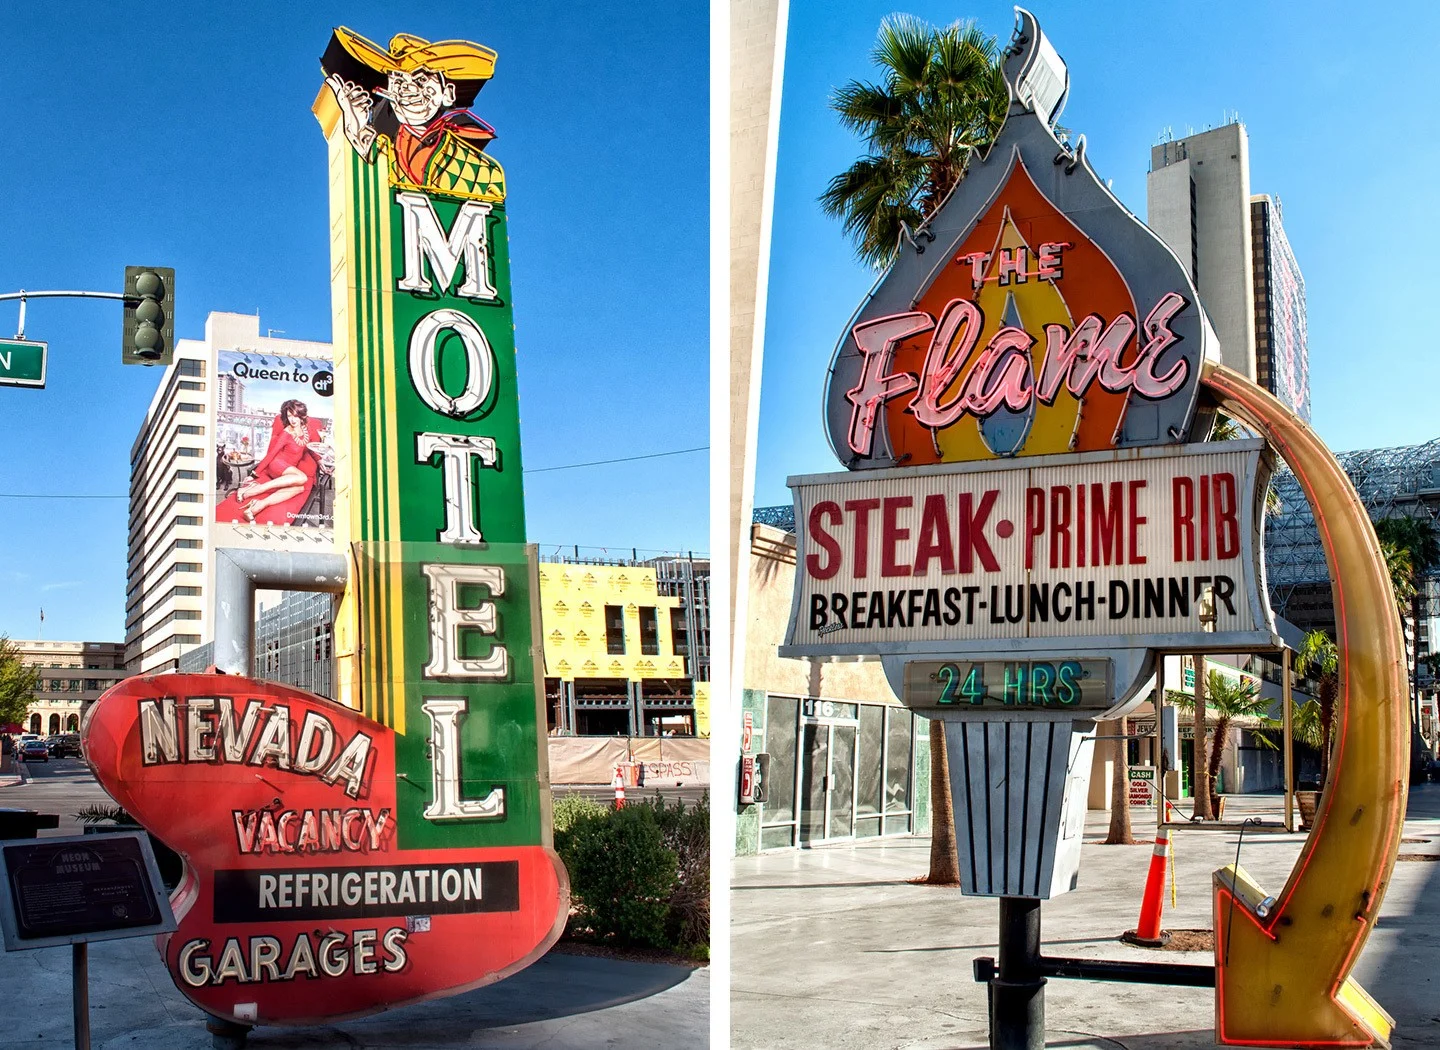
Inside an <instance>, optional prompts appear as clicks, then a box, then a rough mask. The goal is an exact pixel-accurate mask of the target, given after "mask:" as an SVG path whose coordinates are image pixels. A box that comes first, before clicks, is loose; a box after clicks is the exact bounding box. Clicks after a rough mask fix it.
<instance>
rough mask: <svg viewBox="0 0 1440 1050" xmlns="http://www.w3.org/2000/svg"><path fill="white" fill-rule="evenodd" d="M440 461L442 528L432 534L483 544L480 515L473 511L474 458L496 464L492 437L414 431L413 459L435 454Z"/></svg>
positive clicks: (423, 459)
mask: <svg viewBox="0 0 1440 1050" xmlns="http://www.w3.org/2000/svg"><path fill="white" fill-rule="evenodd" d="M437 452H438V453H439V454H440V458H441V460H443V463H442V468H443V470H444V474H443V475H442V476H443V477H444V479H445V528H444V529H442V530H441V531H439V532H438V533H436V534H435V538H436V539H437V540H439V541H440V542H441V543H483V542H484V540H485V537H484V536H482V535H481V534H480V521H479V515H478V514H477V513H476V510H475V475H474V473H473V471H472V467H473V465H474V464H473V461H474V460H477V459H478V460H479V461H480V465H481V466H482V467H492V468H493V467H495V466H496V465H497V464H498V463H499V462H500V458H499V454H498V453H497V452H496V451H495V440H494V438H488V437H474V436H466V435H462V434H416V435H415V462H416V463H429V462H431V461H432V460H433V459H434V458H435V454H436V453H437Z"/></svg>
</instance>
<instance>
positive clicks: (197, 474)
mask: <svg viewBox="0 0 1440 1050" xmlns="http://www.w3.org/2000/svg"><path fill="white" fill-rule="evenodd" d="M175 480H177V481H204V480H205V475H204V473H203V472H202V471H198V470H177V471H176V472H175Z"/></svg>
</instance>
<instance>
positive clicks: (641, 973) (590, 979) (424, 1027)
mask: <svg viewBox="0 0 1440 1050" xmlns="http://www.w3.org/2000/svg"><path fill="white" fill-rule="evenodd" d="M694 972H695V971H693V970H691V969H689V968H687V967H683V966H665V965H659V964H655V963H632V962H619V961H615V960H611V959H597V958H592V957H588V956H579V955H561V954H558V953H557V954H552V955H547V956H545V957H544V958H542V959H541V960H540V961H539V962H537V963H535V964H534V965H533V966H531V967H529V968H528V969H525V970H522V971H521V972H520V973H518V974H516V975H515V976H513V977H509V978H507V979H506V980H504V981H501V982H500V983H498V984H492V985H489V986H487V987H485V988H480V989H477V990H475V991H473V992H466V993H464V994H462V995H457V996H452V997H450V998H447V999H443V1000H438V1001H433V1002H428V1003H416V1004H414V1005H412V1006H406V1007H402V1008H400V1009H398V1010H390V1011H387V1012H385V1013H381V1014H374V1015H372V1016H370V1017H362V1018H358V1019H356V1020H354V1021H345V1022H342V1023H340V1024H337V1025H331V1026H324V1027H312V1028H257V1029H255V1030H254V1031H253V1032H252V1033H251V1034H250V1038H249V1041H248V1045H250V1046H253V1047H270V1048H274V1050H303V1048H306V1047H332V1046H346V1045H350V1046H371V1045H377V1044H378V1045H382V1046H387V1047H391V1046H395V1047H403V1046H435V1045H448V1044H450V1043H452V1042H453V1044H454V1045H456V1046H463V1045H468V1044H470V1043H471V1041H472V1039H473V1037H474V1035H475V1033H476V1032H477V1031H479V1030H484V1029H493V1028H506V1027H510V1026H515V1025H523V1024H531V1023H534V1022H537V1021H549V1020H554V1019H557V1018H564V1017H573V1016H576V1015H581V1014H587V1013H592V1012H594V1011H596V1010H605V1009H608V1008H610V1007H614V1006H620V1005H622V1004H624V1003H630V1002H635V1001H636V1000H639V999H646V998H649V997H650V996H653V995H657V994H659V993H660V992H663V991H666V990H667V989H670V988H674V987H675V986H676V985H679V984H681V983H683V982H684V981H685V980H686V979H687V978H688V977H690V975H691V974H692V973H694Z"/></svg>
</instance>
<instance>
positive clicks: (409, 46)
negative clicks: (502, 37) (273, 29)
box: [320, 26, 505, 201]
mask: <svg viewBox="0 0 1440 1050" xmlns="http://www.w3.org/2000/svg"><path fill="white" fill-rule="evenodd" d="M320 67H321V69H322V70H323V71H324V73H325V83H326V85H327V86H328V87H329V88H330V91H331V92H332V93H333V94H334V96H335V102H336V104H337V105H338V106H339V107H340V116H341V123H342V129H343V130H344V132H345V137H346V139H348V140H349V142H350V145H351V146H352V147H353V148H354V150H355V152H356V153H357V154H359V155H360V156H361V157H363V158H364V159H365V160H366V161H367V162H373V160H374V155H375V149H376V144H377V142H378V144H379V148H380V149H381V150H384V151H385V152H386V153H388V154H389V156H390V181H391V184H392V185H395V186H402V187H406V188H413V189H418V190H423V191H427V192H433V193H440V194H444V195H446V196H450V197H460V198H464V199H469V200H485V201H503V200H504V199H505V172H504V171H503V170H502V169H501V167H500V165H499V164H497V163H496V162H495V161H494V160H492V159H491V158H490V157H489V156H487V155H486V154H485V147H486V146H487V145H488V144H489V143H490V141H491V140H492V139H494V138H495V130H494V129H493V128H491V127H490V125H488V124H486V123H485V122H484V121H483V120H480V119H479V118H478V117H476V116H474V115H473V114H472V113H470V112H468V109H467V107H469V106H470V105H471V104H472V103H473V102H474V101H475V96H476V94H477V93H478V92H479V91H480V89H481V88H482V87H483V86H484V85H485V81H487V80H489V79H490V77H491V76H492V75H493V74H494V72H495V52H494V51H491V50H490V49H489V48H485V47H480V46H479V45H477V44H472V43H469V42H468V41H464V40H438V41H436V42H434V43H430V42H429V41H426V40H422V39H421V38H420V37H417V36H411V35H409V34H408V33H402V34H400V35H399V36H396V37H394V38H392V39H391V41H390V47H389V50H386V49H384V48H382V47H380V46H378V45H377V44H374V43H372V42H371V41H369V40H366V39H365V38H364V37H362V36H360V35H359V34H358V33H354V32H352V31H351V30H349V29H346V28H344V27H343V26H342V27H340V28H338V29H336V30H335V33H334V35H333V36H332V37H331V38H330V46H329V47H327V48H326V49H325V55H324V57H323V58H321V60H320Z"/></svg>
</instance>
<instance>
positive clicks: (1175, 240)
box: [1146, 122, 1310, 420]
mask: <svg viewBox="0 0 1440 1050" xmlns="http://www.w3.org/2000/svg"><path fill="white" fill-rule="evenodd" d="M1146 205H1147V218H1146V221H1147V222H1148V224H1149V226H1150V228H1151V229H1152V230H1154V231H1155V232H1156V233H1157V234H1159V235H1160V237H1161V239H1162V240H1164V241H1165V243H1166V244H1168V245H1170V247H1171V249H1172V250H1173V251H1174V252H1175V254H1176V255H1177V256H1179V258H1180V261H1181V263H1183V264H1184V265H1185V267H1186V269H1187V270H1188V271H1189V272H1190V276H1191V278H1192V279H1193V280H1194V281H1195V287H1196V288H1197V289H1198V290H1199V292H1200V300H1201V302H1202V303H1203V304H1204V306H1205V311H1206V313H1207V314H1209V316H1210V323H1211V324H1212V325H1213V326H1214V328H1215V334H1216V335H1217V336H1218V337H1219V339H1220V354H1221V360H1222V361H1223V362H1224V363H1225V364H1226V365H1227V366H1228V367H1230V368H1233V369H1234V370H1235V371H1237V372H1240V373H1242V374H1243V375H1245V376H1247V377H1248V378H1250V379H1252V380H1254V381H1255V382H1257V383H1259V384H1260V385H1261V386H1263V387H1264V388H1265V389H1267V390H1269V391H1270V392H1271V393H1272V394H1274V395H1275V396H1276V397H1278V398H1279V399H1280V400H1281V401H1283V402H1284V403H1285V404H1287V405H1289V406H1290V407H1291V408H1292V409H1294V410H1295V411H1296V412H1297V413H1298V414H1299V415H1300V416H1301V417H1302V418H1304V419H1307V420H1308V419H1309V418H1310V370H1309V363H1308V362H1309V354H1308V348H1307V344H1306V329H1305V280H1304V278H1303V277H1302V276H1301V274H1300V266H1299V264H1298V263H1297V262H1296V260H1295V255H1294V253H1293V252H1292V251H1291V250H1290V242H1289V240H1288V239H1287V238H1286V236H1285V230H1284V227H1283V226H1282V225H1281V221H1280V207H1279V204H1278V202H1276V201H1273V200H1272V199H1271V198H1270V197H1268V196H1264V195H1260V196H1252V195H1251V193H1250V140H1249V136H1247V135H1246V133H1245V126H1244V125H1243V124H1240V123H1238V122H1237V123H1233V124H1226V125H1224V126H1223V127H1219V128H1214V129H1212V130H1210V131H1203V132H1201V133H1200V134H1198V135H1189V136H1187V137H1185V138H1183V139H1176V140H1174V141H1170V142H1162V143H1160V144H1159V145H1157V146H1155V147H1153V148H1152V149H1151V151H1150V173H1149V175H1148V176H1147V177H1146Z"/></svg>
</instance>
